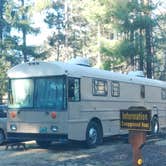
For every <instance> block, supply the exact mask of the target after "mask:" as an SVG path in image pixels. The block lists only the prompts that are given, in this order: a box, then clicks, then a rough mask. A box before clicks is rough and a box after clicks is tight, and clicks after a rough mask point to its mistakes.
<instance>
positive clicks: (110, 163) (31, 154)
mask: <svg viewBox="0 0 166 166" xmlns="http://www.w3.org/2000/svg"><path fill="white" fill-rule="evenodd" d="M5 148H6V146H5V145H3V146H0V166H132V165H133V164H132V147H131V145H130V144H128V141H127V138H124V137H120V136H118V137H114V138H108V139H106V140H105V141H104V144H103V145H100V146H98V147H96V148H93V149H86V148H85V147H84V146H83V144H82V143H68V144H66V143H65V144H54V145H53V146H51V147H49V148H48V149H42V148H40V147H39V146H37V145H36V144H35V142H33V141H32V142H26V150H24V149H23V148H22V147H20V148H16V147H14V149H12V148H11V147H9V149H8V150H5ZM142 154H143V159H144V164H143V166H156V165H158V166H166V137H165V136H160V137H155V138H150V139H148V141H147V144H146V145H145V146H144V147H143V149H142Z"/></svg>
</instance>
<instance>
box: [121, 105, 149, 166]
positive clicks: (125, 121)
mask: <svg viewBox="0 0 166 166" xmlns="http://www.w3.org/2000/svg"><path fill="white" fill-rule="evenodd" d="M150 121H151V111H150V110H146V109H145V108H132V109H129V110H120V126H121V128H122V129H128V130H129V143H130V144H131V145H132V149H133V162H134V166H141V165H142V164H143V157H142V154H141V148H142V146H143V145H144V144H145V141H146V132H147V131H149V130H150Z"/></svg>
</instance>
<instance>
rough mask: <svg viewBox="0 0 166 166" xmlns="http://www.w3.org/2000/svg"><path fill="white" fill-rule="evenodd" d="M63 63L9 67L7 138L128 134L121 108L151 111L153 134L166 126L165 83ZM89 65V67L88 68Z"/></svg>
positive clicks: (97, 138) (91, 142) (43, 141)
mask: <svg viewBox="0 0 166 166" xmlns="http://www.w3.org/2000/svg"><path fill="white" fill-rule="evenodd" d="M78 64H80V63H77V64H70V63H62V62H28V63H24V64H19V65H17V66H15V67H13V68H12V69H10V70H9V71H8V77H9V87H10V88H9V111H8V123H7V136H8V139H9V140H12V139H14V140H21V141H25V140H36V142H37V143H38V144H39V145H41V146H46V145H48V144H50V143H51V142H53V141H57V140H58V141H59V140H60V141H61V140H64V139H65V140H79V141H86V143H87V145H88V146H90V147H91V146H95V145H97V144H98V143H101V142H102V140H103V137H107V136H111V135H117V134H122V133H124V132H125V133H126V132H127V131H122V130H121V129H120V110H121V109H130V108H131V107H132V108H133V107H134V108H140V107H141V108H142V107H144V108H146V109H148V110H151V111H152V124H153V125H152V132H154V133H157V132H158V131H159V129H161V128H165V127H166V83H165V82H163V81H158V80H153V79H147V78H142V77H136V76H132V75H124V74H120V73H114V72H110V71H105V70H100V69H96V68H92V67H88V65H87V64H85V63H81V64H80V65H78ZM85 65H87V66H85Z"/></svg>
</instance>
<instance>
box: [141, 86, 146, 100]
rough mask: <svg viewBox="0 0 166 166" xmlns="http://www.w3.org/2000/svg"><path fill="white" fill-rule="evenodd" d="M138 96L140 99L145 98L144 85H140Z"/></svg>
mask: <svg viewBox="0 0 166 166" xmlns="http://www.w3.org/2000/svg"><path fill="white" fill-rule="evenodd" d="M140 95H141V98H145V85H141V87H140Z"/></svg>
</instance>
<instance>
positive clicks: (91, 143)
mask: <svg viewBox="0 0 166 166" xmlns="http://www.w3.org/2000/svg"><path fill="white" fill-rule="evenodd" d="M101 137H102V134H101V131H100V127H99V125H98V124H97V123H96V122H94V121H91V122H90V123H89V124H88V127H87V130H86V145H87V147H88V148H93V147H96V145H97V144H98V143H99V142H101V141H100V140H102V138H101Z"/></svg>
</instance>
